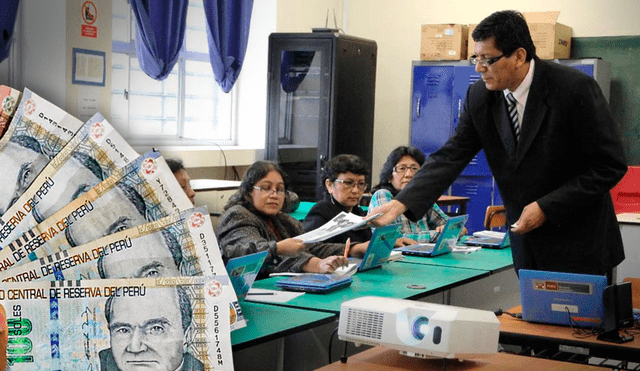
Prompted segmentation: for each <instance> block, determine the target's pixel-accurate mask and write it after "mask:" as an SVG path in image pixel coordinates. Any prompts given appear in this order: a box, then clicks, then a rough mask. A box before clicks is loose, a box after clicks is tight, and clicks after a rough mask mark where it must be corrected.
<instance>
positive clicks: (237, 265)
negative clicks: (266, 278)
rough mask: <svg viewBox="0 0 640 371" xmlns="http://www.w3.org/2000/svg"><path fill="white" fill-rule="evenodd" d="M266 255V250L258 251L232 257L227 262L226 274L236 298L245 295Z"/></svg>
mask: <svg viewBox="0 0 640 371" xmlns="http://www.w3.org/2000/svg"><path fill="white" fill-rule="evenodd" d="M266 257H267V251H260V252H257V253H254V254H249V255H244V256H240V257H237V258H233V259H230V260H229V261H228V262H227V266H226V268H227V274H228V275H229V279H230V280H231V284H232V285H233V289H234V290H235V291H236V296H237V297H238V299H240V298H243V297H245V296H246V295H247V293H248V292H249V289H251V285H253V282H254V281H255V280H256V277H257V276H258V272H260V268H262V264H263V263H264V259H265V258H266Z"/></svg>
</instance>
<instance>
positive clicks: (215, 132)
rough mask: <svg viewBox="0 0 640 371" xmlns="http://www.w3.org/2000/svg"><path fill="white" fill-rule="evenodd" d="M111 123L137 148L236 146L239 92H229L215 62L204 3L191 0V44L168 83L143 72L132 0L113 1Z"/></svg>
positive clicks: (188, 34) (188, 37)
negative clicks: (235, 114) (217, 76)
mask: <svg viewBox="0 0 640 371" xmlns="http://www.w3.org/2000/svg"><path fill="white" fill-rule="evenodd" d="M112 9H113V10H112V13H113V15H112V26H111V27H112V40H113V48H112V54H111V62H112V68H111V72H112V75H111V120H110V122H111V124H113V125H114V127H115V128H116V129H117V130H118V132H119V133H120V134H121V135H122V136H123V137H124V138H125V139H126V140H127V141H128V142H129V143H131V144H136V145H145V144H151V145H161V144H164V145H189V144H195V145H199V144H206V143H209V144H210V143H211V142H214V143H216V144H222V145H234V144H236V129H235V127H236V125H235V122H234V121H235V119H234V117H233V115H232V111H233V110H232V108H233V104H234V101H235V100H236V99H234V98H235V96H234V94H235V90H236V89H233V90H232V91H231V93H229V94H225V93H224V92H223V91H222V89H220V87H219V86H218V84H217V83H216V81H215V79H214V76H213V71H212V69H211V64H210V62H209V46H208V43H207V32H206V18H205V15H204V9H203V5H202V0H190V1H189V9H188V10H187V27H186V31H185V37H186V40H185V43H184V44H183V48H182V51H181V52H180V57H179V59H178V63H176V65H175V67H174V69H173V71H172V72H171V74H170V75H169V76H168V77H167V78H166V79H165V80H163V81H157V80H154V79H152V78H151V77H149V76H147V75H146V74H145V73H144V71H142V69H141V68H140V65H139V63H138V59H137V57H136V48H135V37H136V35H135V27H136V25H135V18H134V17H133V11H132V10H131V6H130V4H129V2H128V1H127V0H114V1H113V3H112Z"/></svg>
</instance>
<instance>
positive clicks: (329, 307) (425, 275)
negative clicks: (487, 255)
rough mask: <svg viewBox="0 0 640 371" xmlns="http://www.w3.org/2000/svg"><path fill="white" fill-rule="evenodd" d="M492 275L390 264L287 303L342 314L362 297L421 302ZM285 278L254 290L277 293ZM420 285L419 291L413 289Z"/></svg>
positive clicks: (262, 283)
mask: <svg viewBox="0 0 640 371" xmlns="http://www.w3.org/2000/svg"><path fill="white" fill-rule="evenodd" d="M489 275H490V272H489V271H488V270H484V271H483V270H477V269H463V268H452V267H445V266H437V265H426V264H407V263H399V262H390V263H388V264H384V265H383V267H382V268H376V269H372V270H369V271H366V272H358V273H356V274H355V275H354V276H353V283H352V284H351V286H349V287H347V288H344V289H340V290H337V291H334V292H331V293H328V294H310V293H307V294H304V295H302V296H299V297H297V298H294V299H292V300H290V301H288V302H286V303H277V304H275V305H283V306H287V307H293V308H301V309H310V310H318V311H324V312H331V313H336V314H337V313H340V305H341V304H342V302H344V301H347V300H350V299H355V298H358V297H361V296H368V295H372V296H382V297H391V298H401V299H419V298H422V297H426V296H429V295H432V294H436V293H439V292H444V291H447V290H449V289H451V288H454V287H456V286H460V285H463V284H465V283H468V282H472V281H475V280H478V279H480V278H483V277H487V276H489ZM280 279H282V277H274V278H269V279H265V280H259V281H256V282H255V283H254V284H253V287H255V288H260V289H271V290H277V288H276V286H275V283H276V282H277V281H278V280H280ZM410 285H419V286H422V287H420V288H410Z"/></svg>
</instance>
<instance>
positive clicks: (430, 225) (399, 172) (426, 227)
mask: <svg viewBox="0 0 640 371" xmlns="http://www.w3.org/2000/svg"><path fill="white" fill-rule="evenodd" d="M424 161H425V158H424V154H423V153H422V151H420V150H419V149H417V148H415V147H411V146H409V147H406V146H400V147H398V148H396V149H394V150H393V151H391V153H390V154H389V156H388V157H387V160H386V162H385V163H384V165H382V170H381V171H380V183H379V184H378V185H376V186H375V187H373V191H374V194H373V196H372V197H371V202H370V203H369V210H371V209H373V208H376V207H378V206H382V205H384V204H386V203H387V202H389V201H391V200H393V198H394V197H395V196H396V195H397V194H398V193H400V191H401V190H402V189H403V188H404V187H405V186H406V185H407V184H409V181H410V180H411V178H412V177H413V175H414V174H415V173H416V171H418V169H420V166H422V164H423V163H424ZM447 219H448V217H447V215H446V214H445V213H444V212H443V211H442V210H441V209H440V208H439V207H438V205H436V204H433V207H432V208H431V209H429V211H428V212H427V213H426V214H425V215H424V216H423V217H422V219H420V220H418V221H417V222H412V221H410V220H409V219H408V218H407V217H406V216H404V215H400V216H399V217H398V218H397V219H396V221H395V222H394V223H393V224H401V225H402V229H401V232H402V237H401V238H398V239H397V240H396V247H398V246H404V245H413V244H416V243H420V242H429V240H431V238H432V237H433V236H435V235H436V232H440V231H441V230H442V228H443V227H444V224H445V223H446V222H447Z"/></svg>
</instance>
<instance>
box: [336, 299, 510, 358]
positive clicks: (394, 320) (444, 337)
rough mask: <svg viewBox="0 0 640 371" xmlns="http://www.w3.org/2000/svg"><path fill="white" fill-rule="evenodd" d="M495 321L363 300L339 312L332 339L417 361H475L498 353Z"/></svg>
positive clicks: (481, 313) (438, 308) (473, 312)
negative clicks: (378, 348)
mask: <svg viewBox="0 0 640 371" xmlns="http://www.w3.org/2000/svg"><path fill="white" fill-rule="evenodd" d="M499 334H500V322H499V321H498V319H497V318H496V316H495V314H494V313H493V312H490V311H486V310H478V309H469V308H461V307H454V306H449V305H440V304H431V303H424V302H419V301H412V300H402V299H391V298H381V297H377V296H365V297H361V298H358V299H353V300H349V301H345V302H344V303H342V306H341V308H340V325H339V328H338V338H339V339H340V340H344V341H352V342H354V343H356V344H368V345H373V346H377V345H383V346H386V347H388V348H391V349H398V350H399V351H400V354H404V355H408V356H412V357H420V358H433V357H437V358H479V357H488V356H490V355H491V354H494V353H496V352H497V351H498V336H499Z"/></svg>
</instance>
